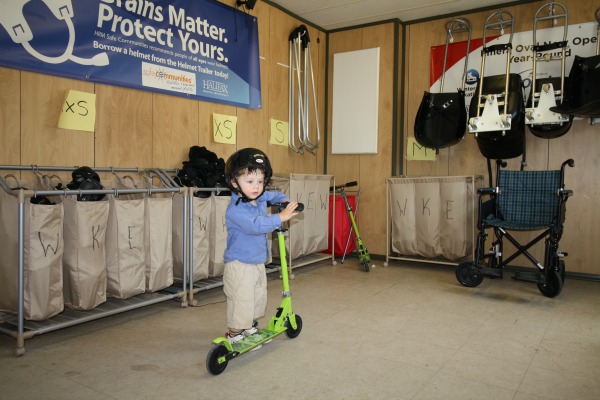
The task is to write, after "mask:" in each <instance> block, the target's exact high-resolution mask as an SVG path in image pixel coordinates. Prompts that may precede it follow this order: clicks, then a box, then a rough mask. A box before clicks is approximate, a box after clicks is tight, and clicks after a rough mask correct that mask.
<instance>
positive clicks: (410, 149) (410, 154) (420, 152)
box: [406, 137, 435, 161]
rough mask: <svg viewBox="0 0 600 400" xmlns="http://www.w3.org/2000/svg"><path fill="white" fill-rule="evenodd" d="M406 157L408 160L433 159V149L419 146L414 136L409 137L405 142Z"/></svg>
mask: <svg viewBox="0 0 600 400" xmlns="http://www.w3.org/2000/svg"><path fill="white" fill-rule="evenodd" d="M406 159H407V160H409V161H435V149H430V148H429V147H425V146H421V145H420V144H419V143H417V142H416V140H415V138H414V137H409V138H408V141H407V144H406Z"/></svg>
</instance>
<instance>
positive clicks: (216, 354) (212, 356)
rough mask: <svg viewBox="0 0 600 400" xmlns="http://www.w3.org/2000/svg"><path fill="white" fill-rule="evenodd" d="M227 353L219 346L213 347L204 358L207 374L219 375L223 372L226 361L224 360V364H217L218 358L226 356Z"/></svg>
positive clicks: (224, 348)
mask: <svg viewBox="0 0 600 400" xmlns="http://www.w3.org/2000/svg"><path fill="white" fill-rule="evenodd" d="M228 352H229V350H227V347H225V346H223V345H221V344H218V345H216V346H213V347H212V348H211V349H210V351H209V352H208V355H207V356H206V369H207V370H208V372H210V373H211V374H213V375H219V374H220V373H221V372H223V371H225V368H227V363H228V361H227V360H225V361H224V362H222V363H219V358H221V357H224V356H226V355H227V353H228Z"/></svg>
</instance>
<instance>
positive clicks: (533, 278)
mask: <svg viewBox="0 0 600 400" xmlns="http://www.w3.org/2000/svg"><path fill="white" fill-rule="evenodd" d="M512 278H513V279H514V280H515V281H524V282H533V283H539V284H544V274H541V273H539V272H537V271H536V272H533V271H532V272H529V271H519V270H516V271H515V276H513V277H512Z"/></svg>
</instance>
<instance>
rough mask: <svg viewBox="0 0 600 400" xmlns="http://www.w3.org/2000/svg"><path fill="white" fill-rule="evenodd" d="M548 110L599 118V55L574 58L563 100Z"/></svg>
mask: <svg viewBox="0 0 600 400" xmlns="http://www.w3.org/2000/svg"><path fill="white" fill-rule="evenodd" d="M550 110H552V111H554V112H558V113H561V114H568V115H573V116H575V117H583V118H598V117H600V55H596V56H592V57H579V56H577V55H576V56H575V59H574V60H573V66H572V67H571V72H570V73H569V82H568V84H567V85H566V89H565V100H564V101H563V102H562V104H561V105H559V106H556V107H553V108H551V109H550Z"/></svg>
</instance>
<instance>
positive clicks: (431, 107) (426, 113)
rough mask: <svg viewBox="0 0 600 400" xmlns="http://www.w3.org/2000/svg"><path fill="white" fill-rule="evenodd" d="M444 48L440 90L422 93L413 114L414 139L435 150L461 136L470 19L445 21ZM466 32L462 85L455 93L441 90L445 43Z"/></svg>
mask: <svg viewBox="0 0 600 400" xmlns="http://www.w3.org/2000/svg"><path fill="white" fill-rule="evenodd" d="M446 32H447V35H446V48H445V51H444V65H443V67H442V77H441V81H440V93H430V92H425V93H424V95H423V100H422V101H421V105H420V106H419V110H418V111H417V115H416V117H415V127H414V131H415V140H416V141H417V143H419V144H420V145H422V146H425V147H429V148H432V149H435V151H436V153H438V152H439V149H441V148H445V147H449V146H453V145H455V144H457V143H458V142H460V141H461V140H462V139H463V138H464V136H465V130H466V127H467V112H466V108H465V90H464V89H465V79H466V73H467V64H468V60H469V48H470V44H471V22H470V21H469V20H468V19H465V18H456V19H452V20H450V21H448V22H447V23H446ZM460 32H468V35H469V36H468V40H467V51H466V55H465V59H464V60H465V61H464V71H463V76H462V88H461V89H458V90H457V92H453V93H452V92H451V93H443V91H444V78H445V74H446V60H447V57H448V46H449V43H450V42H451V41H452V34H453V33H460Z"/></svg>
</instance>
